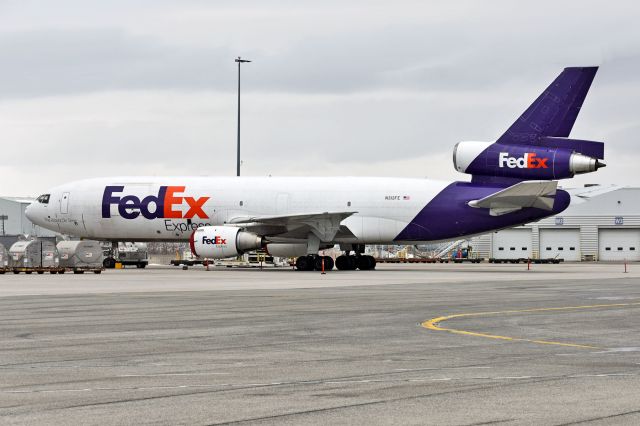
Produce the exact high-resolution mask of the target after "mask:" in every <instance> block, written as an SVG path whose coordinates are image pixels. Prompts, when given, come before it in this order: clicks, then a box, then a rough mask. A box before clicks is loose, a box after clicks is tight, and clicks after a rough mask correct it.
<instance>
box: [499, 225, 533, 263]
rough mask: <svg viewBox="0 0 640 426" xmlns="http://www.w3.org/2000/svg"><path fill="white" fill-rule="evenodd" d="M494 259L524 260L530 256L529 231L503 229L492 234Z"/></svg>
mask: <svg viewBox="0 0 640 426" xmlns="http://www.w3.org/2000/svg"><path fill="white" fill-rule="evenodd" d="M491 248H492V250H491V254H492V256H491V257H493V258H494V259H526V258H528V257H530V256H531V230H530V229H504V230H502V231H498V232H496V233H494V234H493V243H492V247H491Z"/></svg>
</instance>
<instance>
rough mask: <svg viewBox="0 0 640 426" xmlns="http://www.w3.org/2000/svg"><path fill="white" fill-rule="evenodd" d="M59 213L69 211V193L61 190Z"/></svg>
mask: <svg viewBox="0 0 640 426" xmlns="http://www.w3.org/2000/svg"><path fill="white" fill-rule="evenodd" d="M60 213H62V214H68V213H69V193H68V192H63V193H62V198H60Z"/></svg>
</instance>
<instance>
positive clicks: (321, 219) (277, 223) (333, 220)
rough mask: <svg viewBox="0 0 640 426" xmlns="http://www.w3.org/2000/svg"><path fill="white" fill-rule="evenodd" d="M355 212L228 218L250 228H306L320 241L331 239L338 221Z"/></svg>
mask: <svg viewBox="0 0 640 426" xmlns="http://www.w3.org/2000/svg"><path fill="white" fill-rule="evenodd" d="M354 213H357V212H323V213H304V214H292V215H282V216H249V217H246V216H245V217H238V218H234V219H231V220H229V223H230V224H247V225H249V226H248V227H250V228H255V227H262V228H265V229H266V228H269V227H272V229H277V228H280V229H284V230H286V231H291V230H295V229H299V228H308V230H310V231H311V232H313V233H314V234H315V235H316V236H317V237H318V238H319V239H320V241H331V240H333V238H334V237H335V236H336V234H337V233H338V231H339V230H340V222H342V221H343V220H344V219H346V218H348V217H349V216H351V215H352V214H354Z"/></svg>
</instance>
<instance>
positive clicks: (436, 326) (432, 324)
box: [422, 302, 640, 349]
mask: <svg viewBox="0 0 640 426" xmlns="http://www.w3.org/2000/svg"><path fill="white" fill-rule="evenodd" d="M638 305H640V302H636V303H610V304H604V305H582V306H563V307H559V308H532V309H516V310H508V311H494V312H474V313H467V314H455V315H446V316H441V317H437V318H432V319H430V320H427V321H424V322H423V323H422V326H423V327H424V328H427V329H429V330H436V331H447V332H449V333H455V334H462V335H466V336H476V337H486V338H489V339H498V340H509V341H514V342H529V343H537V344H540V345H556V346H568V347H572V348H583V349H602V348H600V347H598V346H592V345H579V344H576V343H565V342H556V341H552V340H533V339H524V338H520V337H510V336H499V335H496V334H489V333H478V332H475V331H466V330H458V329H455V328H447V327H442V326H440V323H442V322H444V321H447V320H450V319H453V318H465V317H481V316H492V315H505V314H520V313H528V312H552V311H575V310H580V309H598V308H619V307H624V306H638Z"/></svg>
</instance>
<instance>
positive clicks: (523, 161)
mask: <svg viewBox="0 0 640 426" xmlns="http://www.w3.org/2000/svg"><path fill="white" fill-rule="evenodd" d="M547 161H549V159H548V158H541V157H538V156H537V155H536V153H535V152H525V154H524V156H522V157H518V158H516V157H510V156H509V153H508V152H501V153H500V156H499V158H498V166H499V167H505V166H506V167H508V168H510V169H515V168H516V167H517V168H519V169H548V168H549V166H548V165H547Z"/></svg>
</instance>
